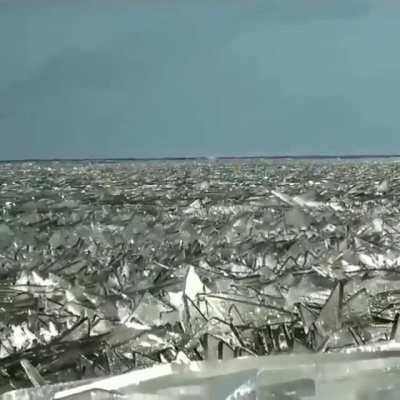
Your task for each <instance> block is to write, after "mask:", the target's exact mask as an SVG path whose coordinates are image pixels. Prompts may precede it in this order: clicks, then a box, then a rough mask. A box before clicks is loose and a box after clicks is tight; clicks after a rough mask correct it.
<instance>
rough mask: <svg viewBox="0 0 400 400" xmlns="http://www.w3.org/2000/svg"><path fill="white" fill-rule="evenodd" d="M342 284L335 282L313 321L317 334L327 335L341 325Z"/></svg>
mask: <svg viewBox="0 0 400 400" xmlns="http://www.w3.org/2000/svg"><path fill="white" fill-rule="evenodd" d="M342 308H343V284H342V283H341V282H339V283H337V285H336V287H335V288H334V289H333V290H332V292H331V294H330V296H329V298H328V300H327V302H326V303H325V305H324V306H323V307H322V310H321V312H320V313H319V315H318V318H317V320H316V321H315V323H314V326H315V328H316V329H317V331H318V334H319V335H321V336H322V337H327V336H329V335H330V334H331V333H333V332H335V331H337V330H339V329H340V328H341V327H342Z"/></svg>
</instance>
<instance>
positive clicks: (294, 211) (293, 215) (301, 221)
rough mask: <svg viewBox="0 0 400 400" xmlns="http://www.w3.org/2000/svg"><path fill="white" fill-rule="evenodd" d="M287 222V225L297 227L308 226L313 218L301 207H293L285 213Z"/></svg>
mask: <svg viewBox="0 0 400 400" xmlns="http://www.w3.org/2000/svg"><path fill="white" fill-rule="evenodd" d="M284 218H285V223H286V225H287V226H292V227H295V228H307V227H308V226H309V225H310V224H311V218H310V217H309V216H308V215H307V214H306V213H305V212H304V211H302V210H301V209H299V208H295V207H294V208H291V209H290V210H289V211H287V212H286V213H285V217H284Z"/></svg>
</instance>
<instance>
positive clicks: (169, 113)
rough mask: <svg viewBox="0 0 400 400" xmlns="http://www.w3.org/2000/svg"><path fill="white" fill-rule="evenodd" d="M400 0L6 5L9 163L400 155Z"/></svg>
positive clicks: (1, 59)
mask: <svg viewBox="0 0 400 400" xmlns="http://www.w3.org/2000/svg"><path fill="white" fill-rule="evenodd" d="M399 38H400V2H398V1H395V0H392V1H389V0H376V1H375V0H295V1H293V0H240V1H238V0H143V1H140V0H109V1H106V0H65V1H61V0H12V1H11V0H0V139H1V141H0V159H24V158H63V157H65V158H89V157H94V158H96V157H99V158H102V157H104V158H111V157H164V156H198V155H255V154H257V155H258V154H266V155H280V154H293V155H294V154H297V155H302V154H326V155H328V154H338V153H340V154H344V153H345V154H349V153H351V154H354V153H356V154H360V153H400V51H399V44H398V43H399V40H400V39H399Z"/></svg>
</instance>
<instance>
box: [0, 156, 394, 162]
mask: <svg viewBox="0 0 400 400" xmlns="http://www.w3.org/2000/svg"><path fill="white" fill-rule="evenodd" d="M366 158H400V154H334V155H323V154H320V155H318V154H309V155H273V156H272V155H253V156H188V157H183V156H180V157H179V156H177V157H110V158H103V157H99V158H91V157H88V158H67V157H65V158H63V157H56V158H21V159H6V160H1V159H0V163H2V164H5V163H24V162H67V161H75V162H85V161H89V162H90V161H93V162H96V161H191V160H193V161H194V160H209V161H212V160H235V159H236V160H252V159H253V160H254V159H265V160H282V159H289V160H290V159H293V160H296V159H297V160H309V159H311V160H312V159H314V160H318V159H320V160H322V159H354V160H356V159H366Z"/></svg>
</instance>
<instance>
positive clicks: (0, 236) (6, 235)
mask: <svg viewBox="0 0 400 400" xmlns="http://www.w3.org/2000/svg"><path fill="white" fill-rule="evenodd" d="M13 240H14V233H13V231H12V230H11V229H10V228H9V227H8V226H7V225H5V224H0V250H5V249H7V248H8V247H9V246H10V245H11V244H12V242H13Z"/></svg>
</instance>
